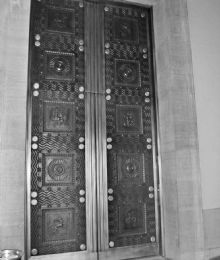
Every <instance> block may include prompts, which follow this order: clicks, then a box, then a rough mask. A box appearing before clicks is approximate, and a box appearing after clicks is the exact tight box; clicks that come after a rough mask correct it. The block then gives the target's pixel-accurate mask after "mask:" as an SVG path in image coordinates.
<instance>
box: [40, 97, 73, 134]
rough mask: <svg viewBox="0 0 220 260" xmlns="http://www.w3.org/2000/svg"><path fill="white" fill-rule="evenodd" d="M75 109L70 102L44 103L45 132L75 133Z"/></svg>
mask: <svg viewBox="0 0 220 260" xmlns="http://www.w3.org/2000/svg"><path fill="white" fill-rule="evenodd" d="M74 129H75V107H74V104H73V103H69V102H52V101H44V102H43V131H45V132H72V131H73V132H74Z"/></svg>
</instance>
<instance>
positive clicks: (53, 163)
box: [43, 154, 75, 185]
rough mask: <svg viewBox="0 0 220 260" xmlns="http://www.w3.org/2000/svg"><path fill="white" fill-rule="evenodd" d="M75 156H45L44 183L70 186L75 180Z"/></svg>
mask: <svg viewBox="0 0 220 260" xmlns="http://www.w3.org/2000/svg"><path fill="white" fill-rule="evenodd" d="M74 171H75V169H74V156H73V155H61V154H56V155H52V154H51V155H44V156H43V182H44V184H45V185H54V184H59V185H61V184H68V183H70V184H71V183H73V182H74V180H75V178H74V177H75V176H74V174H75V172H74Z"/></svg>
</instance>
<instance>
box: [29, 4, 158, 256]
mask: <svg viewBox="0 0 220 260" xmlns="http://www.w3.org/2000/svg"><path fill="white" fill-rule="evenodd" d="M31 6H32V7H31V20H30V21H31V23H30V43H29V46H30V49H29V97H28V133H29V134H28V141H27V144H28V145H27V154H28V155H27V169H29V170H27V172H28V178H27V179H28V183H27V189H28V190H27V194H28V198H27V203H28V206H27V254H28V256H35V257H36V258H37V257H38V256H39V258H40V256H41V255H51V256H50V258H51V259H52V258H53V259H54V260H56V259H58V258H59V256H60V255H61V253H68V254H62V259H63V260H68V259H69V257H71V259H73V260H74V259H75V260H76V259H81V260H87V259H90V260H93V259H94V260H95V259H103V260H104V259H118V260H119V259H129V258H136V257H142V256H153V255H159V254H160V249H159V244H160V243H159V242H160V230H159V226H160V223H159V207H158V183H159V181H158V177H157V162H156V156H157V145H156V124H155V100H154V97H155V94H154V77H153V75H154V74H153V47H152V25H151V9H150V8H146V7H143V6H142V7H141V6H137V5H128V4H124V3H123V4H119V3H115V2H103V1H93V0H90V1H75V0H64V1H61V0H32V5H31ZM28 167H29V168H28Z"/></svg>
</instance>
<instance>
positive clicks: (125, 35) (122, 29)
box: [113, 16, 138, 42]
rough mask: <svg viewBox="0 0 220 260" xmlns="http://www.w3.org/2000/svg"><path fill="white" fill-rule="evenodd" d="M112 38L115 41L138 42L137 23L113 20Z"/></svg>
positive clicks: (127, 19) (122, 19)
mask: <svg viewBox="0 0 220 260" xmlns="http://www.w3.org/2000/svg"><path fill="white" fill-rule="evenodd" d="M113 37H114V39H115V40H120V41H130V42H138V22H137V20H135V19H131V18H125V17H117V16H115V17H114V18H113Z"/></svg>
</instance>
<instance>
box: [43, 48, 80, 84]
mask: <svg viewBox="0 0 220 260" xmlns="http://www.w3.org/2000/svg"><path fill="white" fill-rule="evenodd" d="M44 66H45V76H46V79H58V80H74V77H75V75H74V71H75V60H74V55H73V54H67V53H65V55H64V54H57V53H56V52H46V53H45V65H44Z"/></svg>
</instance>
